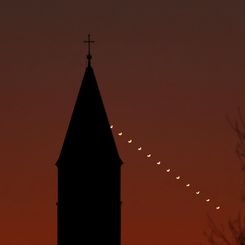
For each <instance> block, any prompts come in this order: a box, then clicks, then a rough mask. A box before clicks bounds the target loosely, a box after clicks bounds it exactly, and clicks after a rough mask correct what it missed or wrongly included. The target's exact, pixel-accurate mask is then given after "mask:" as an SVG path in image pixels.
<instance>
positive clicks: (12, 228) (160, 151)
mask: <svg viewBox="0 0 245 245" xmlns="http://www.w3.org/2000/svg"><path fill="white" fill-rule="evenodd" d="M244 12H245V2H244V1H242V0H229V1H228V0H222V1H221V0H205V1H203V0H200V1H197V0H195V1H194V0H186V1H183V0H171V1H170V0H166V1H162V0H161V1H160V0H152V1H146V0H141V1H138V0H137V1H130V0H124V1H115V0H114V1H112V0H104V1H78V0H71V1H63V0H60V1H54V0H42V1H41V0H40V1H37V0H23V1H17V0H13V1H4V2H2V3H1V9H0V16H1V17H0V18H1V21H0V29H1V33H2V34H1V45H0V53H1V58H0V62H1V72H0V80H1V82H0V93H1V96H0V101H1V103H0V110H1V114H2V116H1V122H0V125H1V126H0V135H1V141H0V142H1V154H0V200H1V201H0V217H1V218H0V244H5V245H16V244H18V245H43V244H45V245H53V244H56V205H55V203H56V199H57V198H56V195H57V193H56V189H57V184H56V180H57V176H56V167H55V162H56V160H57V158H58V155H59V152H60V149H61V146H62V143H63V139H64V136H65V132H66V129H67V126H68V122H69V120H70V116H71V112H72V109H73V106H74V103H75V99H76V96H77V93H78V90H79V87H80V83H81V80H82V77H83V73H84V70H85V67H86V53H87V47H86V45H84V44H83V40H84V39H86V37H87V34H88V33H89V32H90V33H91V35H92V37H93V38H94V39H95V40H96V44H95V45H93V48H92V53H93V60H92V63H93V67H94V71H95V74H96V77H97V81H98V84H99V87H100V89H101V94H102V96H103V99H104V103H105V106H106V110H107V113H108V117H109V119H110V121H111V123H113V124H114V125H115V133H118V132H119V131H120V130H123V131H124V132H125V135H124V136H123V137H122V139H119V138H118V136H116V135H115V139H116V141H117V145H118V149H119V152H120V155H121V158H122V160H123V162H124V164H123V166H122V201H123V206H122V244H123V245H162V244H168V245H178V244H188V245H195V244H200V242H202V241H205V239H204V236H203V232H204V231H205V230H207V228H208V223H207V214H209V215H211V216H212V217H213V219H214V220H215V222H216V223H217V224H222V223H223V224H226V222H227V220H228V219H229V218H231V217H234V216H236V215H237V213H238V211H239V210H242V204H241V202H240V191H241V187H242V174H241V170H240V163H239V161H238V159H237V157H236V155H235V144H236V137H235V135H234V133H233V132H232V130H231V128H230V127H229V125H228V123H227V121H226V115H229V116H230V117H231V118H235V117H236V116H237V107H238V106H240V107H241V110H242V112H243V114H244V115H245V96H244V93H245V45H244V44H245V15H244ZM131 137H132V138H133V139H135V142H138V144H141V145H142V146H143V147H144V149H147V152H145V153H148V152H151V153H152V155H153V158H152V161H151V160H149V159H146V158H145V155H144V154H140V153H139V152H137V150H136V148H137V146H138V144H137V145H129V144H127V139H128V138H131ZM158 159H160V160H162V162H164V164H165V165H163V166H161V167H157V166H156V165H155V164H154V161H155V160H158ZM165 166H166V167H170V168H172V169H174V175H172V176H168V175H167V174H166V173H164V169H165ZM175 175H181V176H183V179H185V180H186V181H188V182H190V183H191V184H193V186H194V189H192V191H190V190H189V191H186V190H185V187H184V186H183V184H180V183H178V181H176V180H175V179H174V176H175ZM91 178H93V176H91ZM196 189H200V190H201V191H202V193H201V194H200V196H198V197H196V196H195V195H194V194H193V191H195V190H196ZM204 193H205V194H204ZM206 196H209V197H211V198H212V199H214V203H212V204H211V203H210V204H209V205H207V204H206V203H205V202H204V201H203V198H205V197H206ZM216 204H220V205H221V207H222V208H221V210H220V211H219V212H217V211H215V209H214V206H215V205H216ZM243 206H244V205H243ZM243 211H244V210H243ZM203 244H205V242H203Z"/></svg>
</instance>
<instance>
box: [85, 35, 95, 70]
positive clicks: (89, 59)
mask: <svg viewBox="0 0 245 245" xmlns="http://www.w3.org/2000/svg"><path fill="white" fill-rule="evenodd" d="M83 42H84V43H87V44H88V55H87V59H88V65H89V66H90V65H91V59H92V55H91V52H90V44H91V43H94V42H95V41H92V40H90V34H88V40H85V41H83Z"/></svg>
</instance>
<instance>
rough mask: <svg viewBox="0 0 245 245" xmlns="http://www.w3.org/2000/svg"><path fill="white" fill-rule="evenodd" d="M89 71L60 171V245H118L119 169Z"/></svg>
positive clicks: (95, 83) (106, 122) (62, 156)
mask: <svg viewBox="0 0 245 245" xmlns="http://www.w3.org/2000/svg"><path fill="white" fill-rule="evenodd" d="M86 42H88V45H89V46H88V47H89V52H88V56H87V59H88V66H87V68H86V70H85V74H84V77H83V80H82V84H81V88H80V91H79V94H78V97H77V101H76V104H75V107H74V110H73V113H72V117H71V120H70V123H69V126H68V130H67V133H66V136H65V140H64V143H63V147H62V149H61V153H60V156H59V158H58V161H57V164H56V165H57V167H58V203H57V211H58V245H82V244H88V245H98V244H103V245H120V240H121V238H120V235H121V233H120V230H121V227H120V226H121V200H120V167H121V164H122V161H121V159H120V157H119V154H118V151H117V148H116V144H115V141H114V138H113V135H112V132H111V129H110V124H109V121H108V118H107V115H106V111H105V108H104V105H103V101H102V98H101V95H100V91H99V88H98V85H97V82H96V78H95V75H94V71H93V68H92V66H91V59H92V56H91V54H90V43H91V42H92V41H91V40H90V36H89V38H88V41H86Z"/></svg>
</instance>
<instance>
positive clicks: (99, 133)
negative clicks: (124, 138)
mask: <svg viewBox="0 0 245 245" xmlns="http://www.w3.org/2000/svg"><path fill="white" fill-rule="evenodd" d="M91 58H92V56H91V55H90V51H89V54H88V56H87V59H88V65H87V68H86V70H85V74H84V77H83V80H82V84H81V87H80V91H79V93H78V97H77V100H76V104H75V107H74V110H73V113H72V117H71V120H70V123H69V127H68V130H67V134H66V136H65V140H64V144H63V147H62V150H61V153H60V157H59V159H58V162H57V165H59V164H62V163H61V162H62V161H64V162H66V161H67V160H68V159H69V162H70V160H71V158H72V159H73V160H74V161H73V162H78V161H79V160H84V159H87V158H89V157H91V158H93V155H94V154H100V155H101V157H102V158H101V159H103V158H106V159H107V158H113V159H115V158H117V159H118V160H119V161H120V162H121V160H120V157H119V155H118V152H117V148H116V145H115V141H114V138H113V135H112V132H111V129H110V124H109V121H108V118H107V114H106V111H105V107H104V104H103V101H102V97H101V95H100V91H99V87H98V84H97V81H96V78H95V74H94V71H93V68H92V66H91ZM81 164H82V162H81Z"/></svg>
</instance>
